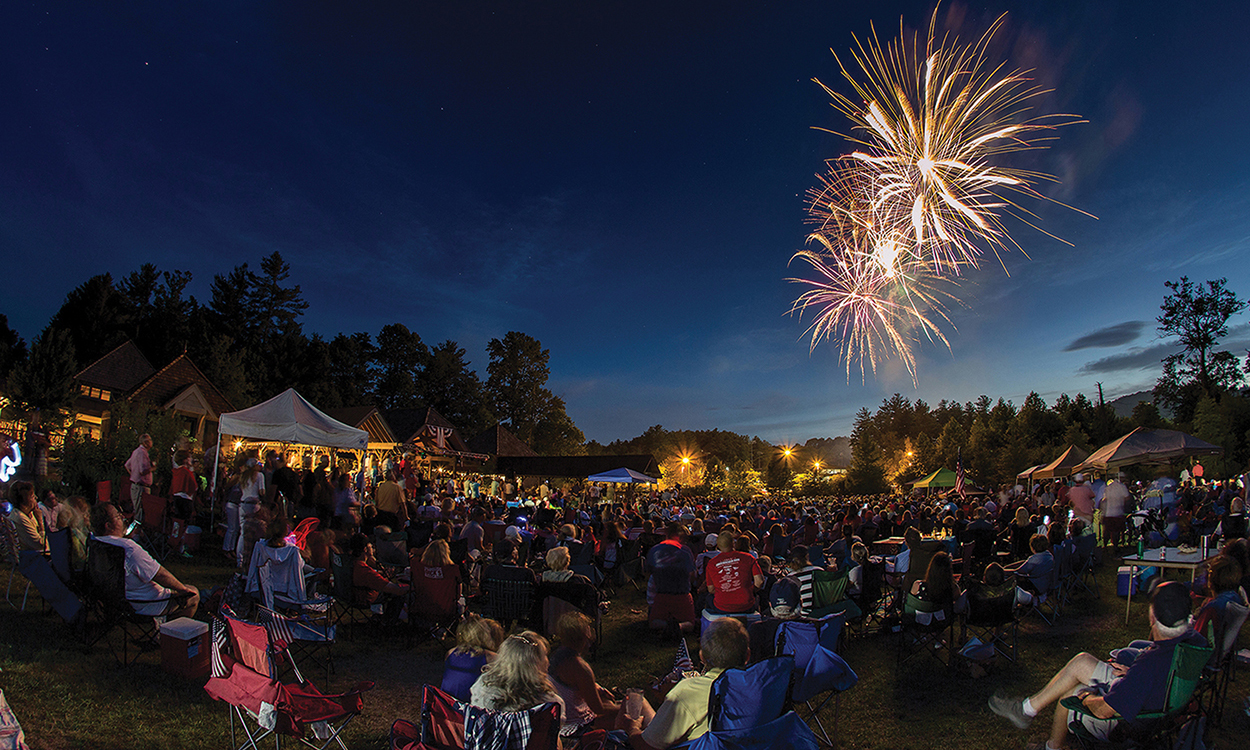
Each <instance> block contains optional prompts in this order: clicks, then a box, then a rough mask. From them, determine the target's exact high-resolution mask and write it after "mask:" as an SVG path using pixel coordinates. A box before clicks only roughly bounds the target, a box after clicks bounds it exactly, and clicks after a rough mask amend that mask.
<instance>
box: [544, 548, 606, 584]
mask: <svg viewBox="0 0 1250 750" xmlns="http://www.w3.org/2000/svg"><path fill="white" fill-rule="evenodd" d="M546 560H547V569H546V570H544V571H543V576H542V580H543V582H544V583H564V582H565V581H572V580H577V581H580V582H583V583H586V584H587V585H593V584H591V583H590V579H589V578H587V577H586V576H582V575H578V574H576V573H574V572H573V571H571V570H569V563H570V562H571V558H570V557H569V548H568V547H552V548H551V549H549V550H547V558H546Z"/></svg>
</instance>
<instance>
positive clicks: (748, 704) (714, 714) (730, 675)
mask: <svg viewBox="0 0 1250 750" xmlns="http://www.w3.org/2000/svg"><path fill="white" fill-rule="evenodd" d="M794 670H795V666H794V657H793V656H790V655H786V656H773V657H769V658H767V659H763V660H761V661H757V662H755V663H754V664H751V665H748V666H746V667H742V668H737V669H726V670H725V671H724V672H722V673H721V675H720V676H719V677H717V678H716V680H715V681H714V682H713V683H712V695H711V698H710V699H709V701H708V726H710V727H711V728H712V729H714V730H739V729H750V728H751V727H756V726H759V725H761V724H765V723H767V722H770V721H773V720H774V719H776V718H778V717H780V716H781V714H782V712H783V711H785V708H786V689H787V687H788V686H789V684H790V677H791V675H793V674H794Z"/></svg>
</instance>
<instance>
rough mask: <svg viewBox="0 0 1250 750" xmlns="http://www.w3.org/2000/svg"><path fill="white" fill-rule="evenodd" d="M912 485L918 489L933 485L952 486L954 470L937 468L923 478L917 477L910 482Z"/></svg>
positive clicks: (953, 484) (953, 483)
mask: <svg viewBox="0 0 1250 750" xmlns="http://www.w3.org/2000/svg"><path fill="white" fill-rule="evenodd" d="M911 486H912V487H917V488H919V489H929V488H933V487H954V486H955V472H953V471H951V470H950V469H938V470H937V471H935V472H933V473H932V474H930V475H929V476H927V477H925V478H924V479H917V480H916V481H914V482H912V483H911Z"/></svg>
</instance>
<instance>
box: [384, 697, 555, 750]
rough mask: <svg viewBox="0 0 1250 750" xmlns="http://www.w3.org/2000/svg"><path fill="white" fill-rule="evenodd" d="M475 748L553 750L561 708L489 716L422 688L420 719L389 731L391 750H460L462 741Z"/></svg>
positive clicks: (544, 707) (485, 711) (552, 706)
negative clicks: (467, 740) (467, 741)
mask: <svg viewBox="0 0 1250 750" xmlns="http://www.w3.org/2000/svg"><path fill="white" fill-rule="evenodd" d="M466 736H468V737H470V738H472V743H473V746H474V747H477V748H523V750H555V748H556V745H557V742H558V740H559V736H560V706H559V705H558V704H556V703H545V704H543V705H541V706H535V707H534V708H530V709H528V710H525V711H491V710H489V709H485V708H478V707H477V706H470V705H468V704H466V703H461V702H460V701H457V700H456V699H454V698H452V697H451V696H450V695H448V694H447V693H444V692H443V691H442V690H439V689H438V688H436V687H434V686H433V685H425V686H424V687H423V688H422V689H421V718H420V719H419V720H418V722H417V723H413V722H411V721H407V720H405V719H400V720H398V721H396V722H395V723H394V724H392V725H391V744H390V747H391V750H464V748H465V737H466Z"/></svg>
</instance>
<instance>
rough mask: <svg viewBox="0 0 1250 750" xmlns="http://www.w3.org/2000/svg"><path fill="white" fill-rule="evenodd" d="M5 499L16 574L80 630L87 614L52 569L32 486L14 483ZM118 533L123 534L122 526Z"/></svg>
mask: <svg viewBox="0 0 1250 750" xmlns="http://www.w3.org/2000/svg"><path fill="white" fill-rule="evenodd" d="M9 498H10V500H11V501H12V504H13V507H12V510H11V511H10V512H9V516H8V519H9V522H10V523H12V524H13V528H14V529H15V530H16V532H17V534H16V536H17V539H16V541H17V549H18V557H17V568H18V570H19V571H20V572H21V573H22V575H24V576H26V579H27V580H28V581H30V582H31V584H32V585H33V586H34V587H35V589H36V590H37V591H38V592H39V595H40V596H42V597H43V598H44V600H45V601H47V602H48V604H50V605H52V608H53V609H55V610H56V613H57V614H58V615H60V616H61V617H62V618H64V619H65V621H66V622H68V623H70V624H72V625H73V626H74V628H75V629H78V628H80V627H82V626H83V625H84V624H85V622H86V611H87V610H86V609H85V608H84V607H83V606H82V602H81V601H79V599H78V597H77V596H75V595H74V593H73V592H72V591H70V590H69V588H68V587H67V586H66V585H65V582H64V581H62V580H61V577H60V575H58V574H57V572H56V570H55V569H53V567H52V555H51V552H50V550H49V548H48V535H47V532H46V530H45V528H44V519H43V514H42V513H41V512H40V510H39V503H38V501H37V500H36V499H35V487H34V485H32V484H31V483H30V482H24V481H23V482H14V483H13V484H12V485H10V487H9ZM123 523H124V522H123ZM122 530H123V533H124V530H125V526H124V525H123V526H122ZM131 543H132V544H133V542H131ZM136 546H137V545H136ZM145 554H146V553H145ZM11 580H12V579H10V581H11ZM10 585H12V583H10Z"/></svg>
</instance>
